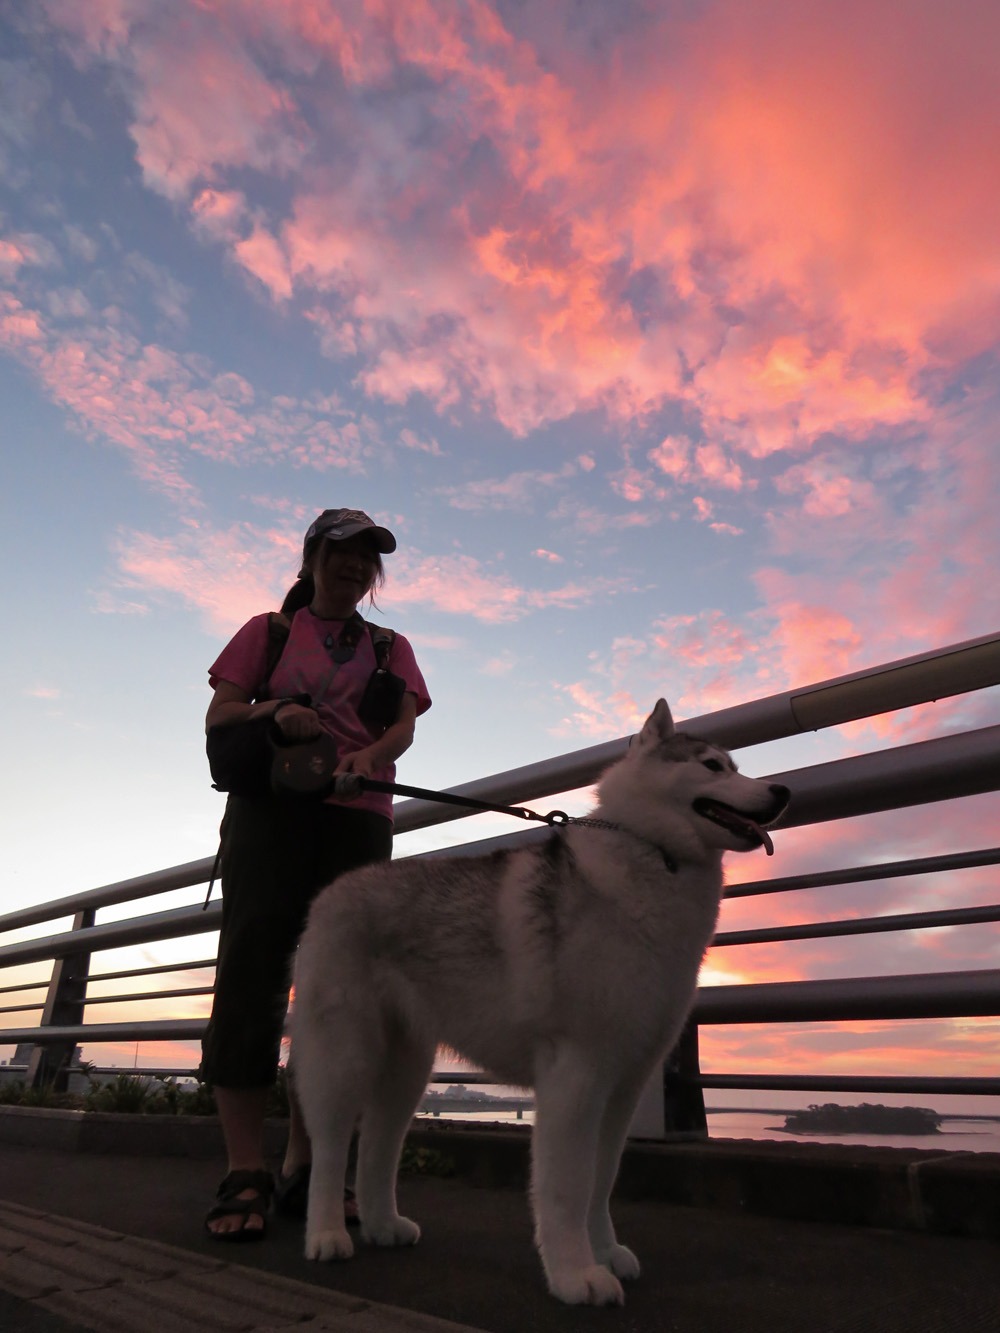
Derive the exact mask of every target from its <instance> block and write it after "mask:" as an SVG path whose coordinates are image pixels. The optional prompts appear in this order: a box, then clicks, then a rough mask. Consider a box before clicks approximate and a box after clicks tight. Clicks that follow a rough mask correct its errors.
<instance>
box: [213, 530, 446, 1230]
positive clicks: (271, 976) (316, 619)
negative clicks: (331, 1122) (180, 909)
mask: <svg viewBox="0 0 1000 1333" xmlns="http://www.w3.org/2000/svg"><path fill="white" fill-rule="evenodd" d="M395 549H396V539H395V537H393V535H392V533H391V532H389V531H388V530H387V529H386V528H382V527H378V526H377V525H376V524H375V523H374V522H373V521H372V519H370V518H369V517H368V515H367V514H364V513H362V512H361V511H360V510H356V509H327V510H324V512H323V513H322V514H321V515H320V516H319V518H317V519H316V521H315V523H313V524H312V525H311V527H310V528H309V530H308V532H307V533H306V536H305V541H304V543H303V551H302V568H301V570H300V572H299V578H298V582H297V583H296V584H295V585H294V586H293V588H292V589H291V590H290V591H289V593H288V595H287V597H286V598H285V603H284V605H283V606H282V612H283V613H284V614H285V615H286V617H289V618H290V622H291V623H290V629H289V633H288V639H287V642H286V644H285V646H284V648H283V650H282V653H281V657H280V659H279V660H278V663H277V665H276V666H275V667H274V669H273V671H272V672H271V676H270V679H269V680H268V679H267V678H266V677H267V661H268V621H269V617H268V615H267V614H264V615H259V616H255V617H254V618H253V619H252V620H250V621H248V622H247V624H246V625H244V626H243V628H242V629H241V630H239V631H238V633H237V634H236V635H235V637H234V638H233V639H232V640H231V641H230V643H229V644H228V645H227V646H226V648H225V649H223V651H222V653H221V655H220V656H219V658H218V660H217V661H216V662H215V663H214V664H213V666H212V667H211V668H210V673H209V674H210V684H211V685H212V688H213V690H214V695H213V698H212V702H211V704H210V705H209V708H208V715H207V718H206V728H212V727H218V726H236V725H238V724H239V723H241V722H245V721H248V720H249V719H252V718H259V717H266V716H270V717H272V718H273V719H274V723H275V726H276V727H277V728H278V730H279V731H280V732H281V733H282V736H283V737H284V739H286V740H288V741H301V740H309V739H312V738H314V737H316V736H318V735H319V734H320V732H326V733H327V734H328V735H329V736H331V737H332V738H333V740H334V742H335V743H336V746H337V755H338V764H337V768H336V772H337V773H356V774H358V775H360V776H361V777H374V778H379V779H381V780H383V781H389V782H391V781H392V779H393V775H394V773H395V760H396V759H398V758H399V756H400V755H401V754H403V752H404V751H405V750H407V749H409V747H410V745H411V744H412V742H413V730H414V723H415V721H416V718H417V717H418V716H419V715H420V714H421V713H423V712H425V711H426V710H427V709H428V708H429V707H430V698H429V696H428V694H427V687H426V685H425V684H424V679H423V676H422V675H421V674H420V669H419V668H418V666H417V664H416V660H415V659H414V656H413V650H412V648H411V647H410V644H409V643H408V642H407V640H406V639H405V638H403V636H402V635H396V636H395V637H394V639H393V643H392V648H391V651H390V656H389V662H388V666H389V669H390V671H391V672H392V673H393V674H394V675H395V676H398V677H401V678H402V680H403V681H404V683H405V692H404V693H403V695H402V701H401V703H400V704H399V708H398V714H397V716H396V720H395V721H394V722H391V724H390V725H389V726H387V727H386V728H385V729H384V730H383V729H382V728H381V727H380V726H378V725H377V724H376V725H374V726H373V724H371V723H368V724H366V723H365V722H364V721H362V719H361V717H360V716H359V706H360V705H361V701H362V697H363V695H364V692H365V687H366V686H367V684H368V681H369V679H370V678H371V676H372V673H373V671H374V670H375V667H376V660H375V652H374V648H373V645H372V642H371V637H370V635H369V633H368V632H367V628H366V626H365V623H364V621H363V620H361V618H360V616H359V615H358V606H359V604H360V603H361V602H362V601H363V600H364V599H365V598H366V597H369V598H370V597H371V596H372V594H373V591H374V589H375V588H376V587H380V586H381V585H382V582H383V581H384V578H385V573H384V569H383V566H382V556H383V555H387V554H389V553H390V552H392V551H394V550H395ZM296 696H297V697H298V698H296ZM305 696H308V699H309V704H308V706H307V705H306V704H305V703H303V702H300V701H299V700H301V699H302V698H303V697H305ZM362 711H364V710H362ZM366 716H367V714H366ZM391 852H392V797H391V796H390V795H388V794H385V793H374V792H363V793H362V795H361V796H360V797H358V798H357V799H356V800H353V801H351V802H350V803H345V802H344V801H343V800H339V799H337V798H335V797H329V798H327V799H326V800H325V801H313V800H304V799H296V798H294V797H285V798H277V797H273V796H264V797H260V798H255V799H251V798H247V797H238V796H230V798H229V802H228V804H227V806H226V814H225V817H224V819H223V822H222V860H221V866H222V897H223V910H222V931H221V934H220V937H219V957H218V964H217V969H216V979H215V998H214V1002H213V1007H212V1016H211V1019H210V1021H209V1024H208V1027H207V1029H206V1031H205V1036H204V1040H203V1051H202V1054H203V1059H202V1077H203V1078H204V1079H205V1081H206V1082H208V1083H210V1084H211V1085H212V1086H213V1089H214V1092H215V1102H216V1106H217V1108H218V1112H219V1118H220V1121H221V1123H222V1130H223V1135H224V1137H225V1142H226V1150H227V1154H228V1158H229V1174H228V1175H227V1176H226V1178H225V1180H223V1182H222V1184H221V1185H220V1186H219V1192H218V1196H217V1198H216V1202H215V1204H214V1206H213V1207H212V1209H211V1210H210V1212H209V1214H208V1218H207V1219H206V1227H207V1229H208V1231H209V1233H210V1234H211V1235H212V1236H214V1237H215V1238H217V1239H219V1240H251V1239H259V1238H260V1237H261V1236H263V1234H264V1228H265V1214H266V1212H267V1207H268V1203H269V1200H270V1197H271V1195H272V1193H273V1192H274V1189H275V1183H274V1181H273V1180H272V1178H271V1175H270V1173H269V1172H268V1171H267V1169H266V1167H265V1162H264V1148H263V1136H264V1113H265V1107H266V1104H267V1099H268V1095H269V1092H270V1089H271V1087H272V1085H273V1083H274V1079H275V1073H276V1070H277V1063H278V1053H279V1048H280V1042H281V1032H282V1025H283V1022H284V1016H285V1010H286V1007H287V1003H288V991H289V976H290V970H291V967H290V965H291V958H292V954H293V953H294V950H295V945H296V942H297V940H298V937H299V935H300V933H301V931H302V927H303V925H304V924H305V919H306V914H307V912H308V909H309V905H310V903H311V902H312V899H313V898H314V897H315V895H316V894H317V893H318V891H319V890H320V889H321V888H323V886H324V885H326V884H328V883H329V882H330V880H332V879H333V878H334V877H335V876H337V875H341V874H343V873H344V872H345V871H347V870H350V869H353V868H354V867H356V866H362V865H367V864H368V863H370V862H372V861H379V860H388V858H389V857H390V855H391ZM290 1100H291V1103H292V1107H291V1118H290V1125H289V1138H288V1147H287V1149H286V1153H285V1159H284V1162H283V1164H282V1169H281V1175H280V1177H279V1180H278V1182H277V1191H278V1198H279V1202H280V1201H281V1200H282V1199H284V1200H285V1202H286V1205H287V1206H288V1210H289V1211H291V1210H292V1208H293V1206H294V1204H295V1203H296V1202H300V1201H301V1199H302V1195H303V1194H304V1186H305V1184H306V1182H307V1179H308V1165H309V1141H308V1137H307V1135H306V1133H305V1129H304V1126H303V1124H302V1120H301V1116H300V1114H299V1112H298V1108H297V1105H296V1103H295V1099H294V1096H293V1097H291V1098H290Z"/></svg>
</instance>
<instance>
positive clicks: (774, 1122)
mask: <svg viewBox="0 0 1000 1333" xmlns="http://www.w3.org/2000/svg"><path fill="white" fill-rule="evenodd" d="M534 1118H535V1116H534V1112H533V1111H532V1110H530V1109H525V1111H524V1113H523V1116H522V1117H521V1118H520V1119H519V1117H518V1114H517V1112H516V1111H491V1110H489V1109H479V1110H472V1109H469V1110H467V1111H466V1110H464V1109H463V1110H461V1111H444V1112H442V1113H441V1115H440V1116H431V1115H422V1116H420V1119H421V1120H432V1119H440V1120H464V1121H471V1122H478V1123H480V1124H489V1125H496V1124H500V1125H517V1124H521V1125H530V1124H531V1123H532V1122H533V1120H534ZM784 1119H785V1113H784V1112H783V1111H729V1110H720V1111H709V1113H708V1135H709V1138H712V1139H756V1140H763V1141H766V1140H771V1141H773V1142H775V1143H842V1144H867V1145H869V1146H874V1147H881V1148H922V1149H925V1150H934V1151H938V1152H992V1153H1000V1119H997V1120H963V1119H961V1117H959V1116H955V1117H952V1116H949V1117H948V1118H947V1119H945V1120H943V1121H942V1122H941V1128H940V1131H939V1132H938V1133H937V1134H788V1133H786V1132H785V1130H783V1129H782V1125H783V1124H784Z"/></svg>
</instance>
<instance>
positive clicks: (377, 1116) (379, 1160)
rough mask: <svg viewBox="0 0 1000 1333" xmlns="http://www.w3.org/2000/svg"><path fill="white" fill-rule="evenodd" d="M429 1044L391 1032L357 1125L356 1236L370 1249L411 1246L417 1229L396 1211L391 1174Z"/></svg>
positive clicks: (427, 1067)
mask: <svg viewBox="0 0 1000 1333" xmlns="http://www.w3.org/2000/svg"><path fill="white" fill-rule="evenodd" d="M435 1049H436V1048H435V1044H434V1042H433V1041H426V1040H424V1039H423V1038H421V1037H418V1036H416V1035H414V1034H413V1033H408V1032H402V1031H396V1032H394V1033H393V1034H392V1038H391V1040H389V1041H388V1043H387V1044H386V1057H385V1059H384V1060H383V1063H382V1066H381V1068H380V1069H379V1071H378V1077H377V1079H376V1081H375V1084H374V1086H373V1088H372V1091H371V1096H370V1098H369V1100H368V1104H367V1107H366V1110H365V1114H364V1118H363V1119H362V1122H361V1138H360V1142H359V1147H358V1171H357V1192H358V1212H359V1213H360V1214H361V1235H362V1238H363V1239H364V1240H367V1241H370V1242H371V1243H372V1244H375V1245H416V1243H417V1241H418V1240H419V1239H420V1228H419V1227H418V1226H417V1224H416V1222H414V1221H412V1220H411V1219H410V1218H408V1217H401V1216H400V1214H399V1210H398V1209H397V1207H396V1173H397V1171H398V1169H399V1157H400V1153H401V1152H402V1150H403V1140H404V1139H405V1138H406V1134H407V1131H408V1130H409V1128H410V1124H411V1122H412V1120H413V1116H414V1113H415V1112H416V1109H417V1107H418V1106H419V1105H420V1099H421V1097H422V1096H423V1094H424V1092H425V1090H426V1088H427V1081H428V1079H429V1078H430V1074H431V1070H432V1068H433V1065H434V1052H435Z"/></svg>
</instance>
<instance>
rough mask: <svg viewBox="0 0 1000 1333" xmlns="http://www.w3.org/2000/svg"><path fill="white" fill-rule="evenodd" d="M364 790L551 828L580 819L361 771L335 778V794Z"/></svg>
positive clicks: (350, 797)
mask: <svg viewBox="0 0 1000 1333" xmlns="http://www.w3.org/2000/svg"><path fill="white" fill-rule="evenodd" d="M363 791H384V792H390V793H391V794H392V795H393V796H416V797H419V798H420V799H422V800H425V801H439V802H441V804H443V805H461V806H464V807H465V809H466V810H480V811H488V812H491V813H493V814H498V815H513V816H514V818H515V819H533V820H535V821H536V822H537V823H539V824H548V826H549V827H550V828H558V827H560V826H562V825H565V824H571V823H573V824H575V823H576V822H577V821H576V820H574V819H570V817H569V815H568V814H566V812H565V811H564V810H550V811H549V813H548V814H547V815H540V814H538V813H536V811H534V810H528V809H526V808H525V807H524V806H523V805H489V804H488V803H487V802H486V801H476V800H474V799H473V798H472V797H471V796H456V795H455V794H454V793H453V792H448V791H428V790H427V788H426V787H407V786H406V785H405V784H404V783H402V782H382V781H381V780H380V779H379V778H363V777H361V776H360V774H358V773H341V774H340V775H339V776H338V777H336V778H334V781H333V795H334V796H340V797H341V798H342V799H343V800H347V801H349V800H353V798H354V797H355V796H360V795H361V793H362V792H363Z"/></svg>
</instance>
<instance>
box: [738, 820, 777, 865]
mask: <svg viewBox="0 0 1000 1333" xmlns="http://www.w3.org/2000/svg"><path fill="white" fill-rule="evenodd" d="M744 819H746V816H745V815H744ZM747 826H748V828H752V829H753V831H754V833H756V834H757V837H758V838H760V845H761V846H762V847H763V848H764V851H765V852H767V854H768V856H773V855H774V843H773V842H772V841H771V838H770V835H769V833H768V831H767V829H766V828H761V826H760V825H759V824H756V823H754V821H753V820H752V819H747Z"/></svg>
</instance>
